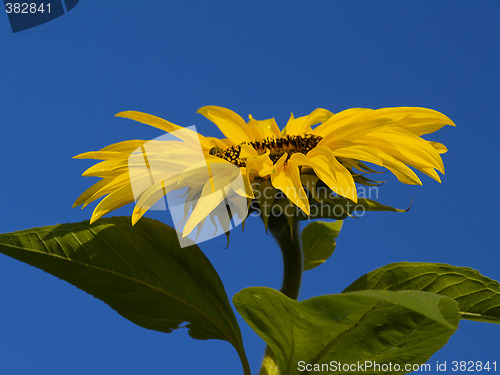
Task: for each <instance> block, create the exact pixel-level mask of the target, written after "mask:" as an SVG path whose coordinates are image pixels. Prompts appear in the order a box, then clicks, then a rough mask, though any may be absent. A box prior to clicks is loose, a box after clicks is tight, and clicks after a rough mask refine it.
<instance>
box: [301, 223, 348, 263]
mask: <svg viewBox="0 0 500 375" xmlns="http://www.w3.org/2000/svg"><path fill="white" fill-rule="evenodd" d="M341 228H342V221H333V222H329V223H328V222H324V221H314V222H312V223H311V224H309V225H308V226H307V227H305V228H304V230H303V231H302V233H301V239H302V251H303V253H304V271H307V270H310V269H313V268H315V267H318V266H319V265H320V264H322V263H324V262H325V261H326V260H327V259H328V258H329V257H330V256H331V255H332V254H333V251H334V250H335V246H336V243H335V239H336V238H337V236H338V235H339V233H340V229H341Z"/></svg>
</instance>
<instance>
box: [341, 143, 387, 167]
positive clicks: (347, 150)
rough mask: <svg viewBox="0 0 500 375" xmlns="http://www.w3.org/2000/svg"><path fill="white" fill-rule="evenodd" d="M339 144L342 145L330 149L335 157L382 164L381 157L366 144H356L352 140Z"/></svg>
mask: <svg viewBox="0 0 500 375" xmlns="http://www.w3.org/2000/svg"><path fill="white" fill-rule="evenodd" d="M340 145H341V146H342V147H339V148H335V149H333V150H332V151H333V155H334V156H336V157H342V158H349V159H355V160H362V161H366V162H368V163H373V164H377V165H380V166H381V165H382V164H383V163H382V159H380V157H379V156H378V155H377V154H376V153H374V152H373V149H372V148H370V147H368V146H364V145H357V144H355V143H352V142H345V143H341V144H340Z"/></svg>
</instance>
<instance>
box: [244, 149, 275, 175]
mask: <svg viewBox="0 0 500 375" xmlns="http://www.w3.org/2000/svg"><path fill="white" fill-rule="evenodd" d="M246 165H247V167H246V168H247V173H248V174H249V175H250V176H252V175H258V176H260V177H267V176H269V175H270V174H271V173H272V171H273V168H274V166H273V162H272V160H271V159H270V158H269V150H267V152H266V153H265V154H262V155H259V156H257V157H255V158H248V159H247V160H246Z"/></svg>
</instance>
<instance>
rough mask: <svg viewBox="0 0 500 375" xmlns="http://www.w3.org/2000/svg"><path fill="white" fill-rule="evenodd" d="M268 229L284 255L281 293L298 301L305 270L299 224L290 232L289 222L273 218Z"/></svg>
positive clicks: (294, 225)
mask: <svg viewBox="0 0 500 375" xmlns="http://www.w3.org/2000/svg"><path fill="white" fill-rule="evenodd" d="M279 219H281V220H279ZM268 228H269V231H270V232H271V234H272V235H273V237H274V238H276V241H278V245H279V246H280V248H281V253H282V254H283V266H284V272H283V285H282V286H281V293H283V294H284V295H285V296H287V297H290V298H292V299H297V297H298V296H299V290H300V282H301V280H302V270H303V259H302V249H301V248H300V240H299V228H298V223H297V221H294V224H293V226H292V230H290V226H289V225H288V222H287V221H286V220H284V219H283V218H282V217H280V218H271V220H269V225H268Z"/></svg>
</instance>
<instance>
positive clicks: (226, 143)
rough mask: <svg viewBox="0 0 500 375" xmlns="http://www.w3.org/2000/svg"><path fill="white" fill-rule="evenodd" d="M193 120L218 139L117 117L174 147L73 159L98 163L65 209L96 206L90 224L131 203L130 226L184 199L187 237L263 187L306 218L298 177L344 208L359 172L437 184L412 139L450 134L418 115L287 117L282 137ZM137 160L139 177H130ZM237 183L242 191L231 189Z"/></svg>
mask: <svg viewBox="0 0 500 375" xmlns="http://www.w3.org/2000/svg"><path fill="white" fill-rule="evenodd" d="M198 113H200V114H202V115H203V116H205V117H206V118H208V119H209V120H211V121H212V122H213V123H215V125H217V127H218V128H219V129H220V130H221V132H222V133H223V134H224V135H225V137H226V138H223V139H218V138H214V137H205V136H202V135H200V134H198V133H197V132H196V131H194V130H192V129H191V128H184V127H181V126H178V125H175V124H173V123H171V122H169V121H167V120H164V119H161V118H159V117H156V116H153V115H149V114H146V113H141V112H136V111H126V112H120V113H118V114H117V115H116V116H118V117H124V118H128V119H132V120H135V121H139V122H141V123H145V124H148V125H151V126H154V127H156V128H159V129H161V130H163V131H165V132H166V133H170V134H173V135H174V136H175V139H174V138H169V139H163V140H161V139H159V140H154V141H145V140H130V141H125V142H120V143H116V144H112V145H110V146H107V147H105V148H103V149H102V150H100V151H96V152H87V153H84V154H80V155H77V156H75V158H79V159H99V160H102V161H101V162H99V163H98V164H96V165H94V166H92V167H91V168H89V169H88V170H87V171H85V172H84V174H83V175H84V176H96V177H100V178H101V180H100V181H98V182H97V183H95V184H94V185H92V186H91V187H90V188H89V189H87V190H86V191H85V192H83V193H82V195H81V196H80V197H79V198H78V199H77V200H76V202H75V204H74V206H78V205H83V207H85V206H86V205H88V204H89V203H91V202H93V201H95V200H97V199H100V198H102V197H104V198H103V199H102V200H101V202H100V203H99V204H98V205H97V206H96V208H95V210H94V212H93V214H92V218H91V222H93V221H95V220H97V219H99V218H100V217H102V216H103V215H105V214H107V213H109V212H111V211H113V210H115V209H117V208H119V207H122V206H124V205H126V204H129V203H132V202H134V201H135V202H136V205H135V208H134V211H133V214H132V223H133V224H135V223H136V222H137V221H138V220H139V219H140V218H141V217H142V215H144V213H145V212H146V211H147V210H148V209H150V208H151V207H152V206H153V205H154V204H155V202H157V201H158V200H159V199H160V198H162V197H163V196H164V195H166V194H168V193H169V192H171V191H175V190H177V191H183V192H184V196H185V197H186V198H185V204H184V214H185V219H186V221H185V225H184V229H183V232H184V235H187V234H189V233H190V232H191V231H193V229H194V228H195V227H197V226H198V230H199V229H200V227H201V226H202V225H203V222H204V220H205V219H206V218H207V217H209V218H210V219H211V220H213V218H214V216H217V214H214V213H215V210H216V208H217V207H219V208H220V207H223V208H224V210H225V209H226V206H227V205H228V204H230V201H232V200H233V199H232V198H231V197H233V198H234V197H236V198H238V197H243V198H245V200H246V199H249V200H251V199H252V198H254V197H255V196H254V191H255V189H256V188H255V186H256V185H255V183H256V182H257V183H262V182H265V183H266V184H267V185H272V187H274V189H277V190H279V191H281V192H282V193H283V194H284V195H285V196H286V197H287V198H288V199H289V201H290V202H292V203H293V204H294V205H295V206H297V207H298V208H299V209H300V210H301V211H303V213H304V214H305V215H309V212H310V204H309V200H308V194H307V193H306V191H305V189H304V183H303V181H304V179H303V178H301V177H303V176H304V175H314V176H315V177H316V178H317V179H319V180H320V181H322V182H323V183H324V184H325V185H326V186H327V187H328V188H329V189H330V190H331V191H332V192H334V193H335V194H336V195H338V196H341V197H345V198H347V199H349V200H351V201H353V202H357V200H358V196H357V189H356V184H355V183H356V182H358V183H362V184H363V183H364V184H370V182H372V181H371V180H369V179H367V178H365V177H364V176H363V174H362V173H359V172H358V171H365V172H370V171H373V170H372V169H371V168H370V167H368V166H366V165H365V164H364V163H365V162H366V163H371V164H374V165H377V166H380V167H383V168H385V169H387V170H389V171H390V172H392V173H393V174H394V175H395V176H396V177H397V179H398V180H399V181H401V182H403V183H405V184H414V185H421V184H422V182H421V181H420V179H419V177H418V176H417V175H416V173H415V172H414V171H413V170H412V169H411V168H410V167H412V168H414V169H416V170H418V171H420V172H422V173H424V174H426V175H428V176H430V177H431V178H433V179H434V180H436V181H438V182H440V177H439V175H438V173H437V171H439V172H441V173H443V174H444V166H443V161H442V159H441V156H440V154H442V153H444V152H446V151H447V149H446V147H445V146H444V145H443V144H441V143H437V142H433V141H428V140H425V139H423V138H422V137H421V136H422V135H425V134H429V133H433V132H435V131H437V130H439V129H440V128H442V127H443V126H445V125H452V126H454V123H453V122H452V121H451V120H450V119H449V118H448V117H447V116H445V115H443V114H442V113H440V112H437V111H435V110H431V109H426V108H420V107H394V108H381V109H376V110H373V109H367V108H352V109H347V110H344V111H342V112H339V113H336V114H334V113H332V112H330V111H328V110H326V109H322V108H318V109H315V110H314V111H312V112H311V113H310V114H309V115H307V116H302V117H297V118H295V117H294V115H293V114H292V115H291V116H290V119H289V120H288V122H287V124H286V126H285V127H284V128H283V130H280V129H279V127H278V125H277V124H276V121H275V120H274V118H272V119H266V120H255V119H254V118H253V117H252V116H249V120H248V121H247V122H245V120H244V119H243V118H242V117H241V116H239V115H238V114H237V113H235V112H233V111H231V110H229V109H227V108H223V107H217V106H206V107H202V108H201V109H200V110H199V111H198ZM146 148H147V149H148V150H147V159H145V155H146ZM144 160H146V162H147V166H148V168H146V169H145V168H137V167H138V166H139V167H140V166H141V164H142V165H144ZM238 176H241V178H242V180H241V183H235V181H237V178H238ZM138 184H139V185H141V184H142V185H144V186H145V187H144V188H142V189H139V192H137V191H134V190H137V189H134V186H137V185H138ZM228 187H229V188H228ZM306 190H307V189H306ZM217 192H219V194H217ZM231 193H232V195H231ZM186 202H189V203H186ZM231 208H232V209H233V210H235V211H236V212H237V215H238V216H239V217H240V218H241V216H245V214H246V211H245V210H244V209H242V208H241V205H238V204H236V205H233V206H232V207H231ZM242 219H243V220H244V217H243V218H242ZM227 225H228V224H227V223H226V225H225V227H226V229H227ZM223 226H224V225H223Z"/></svg>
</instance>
